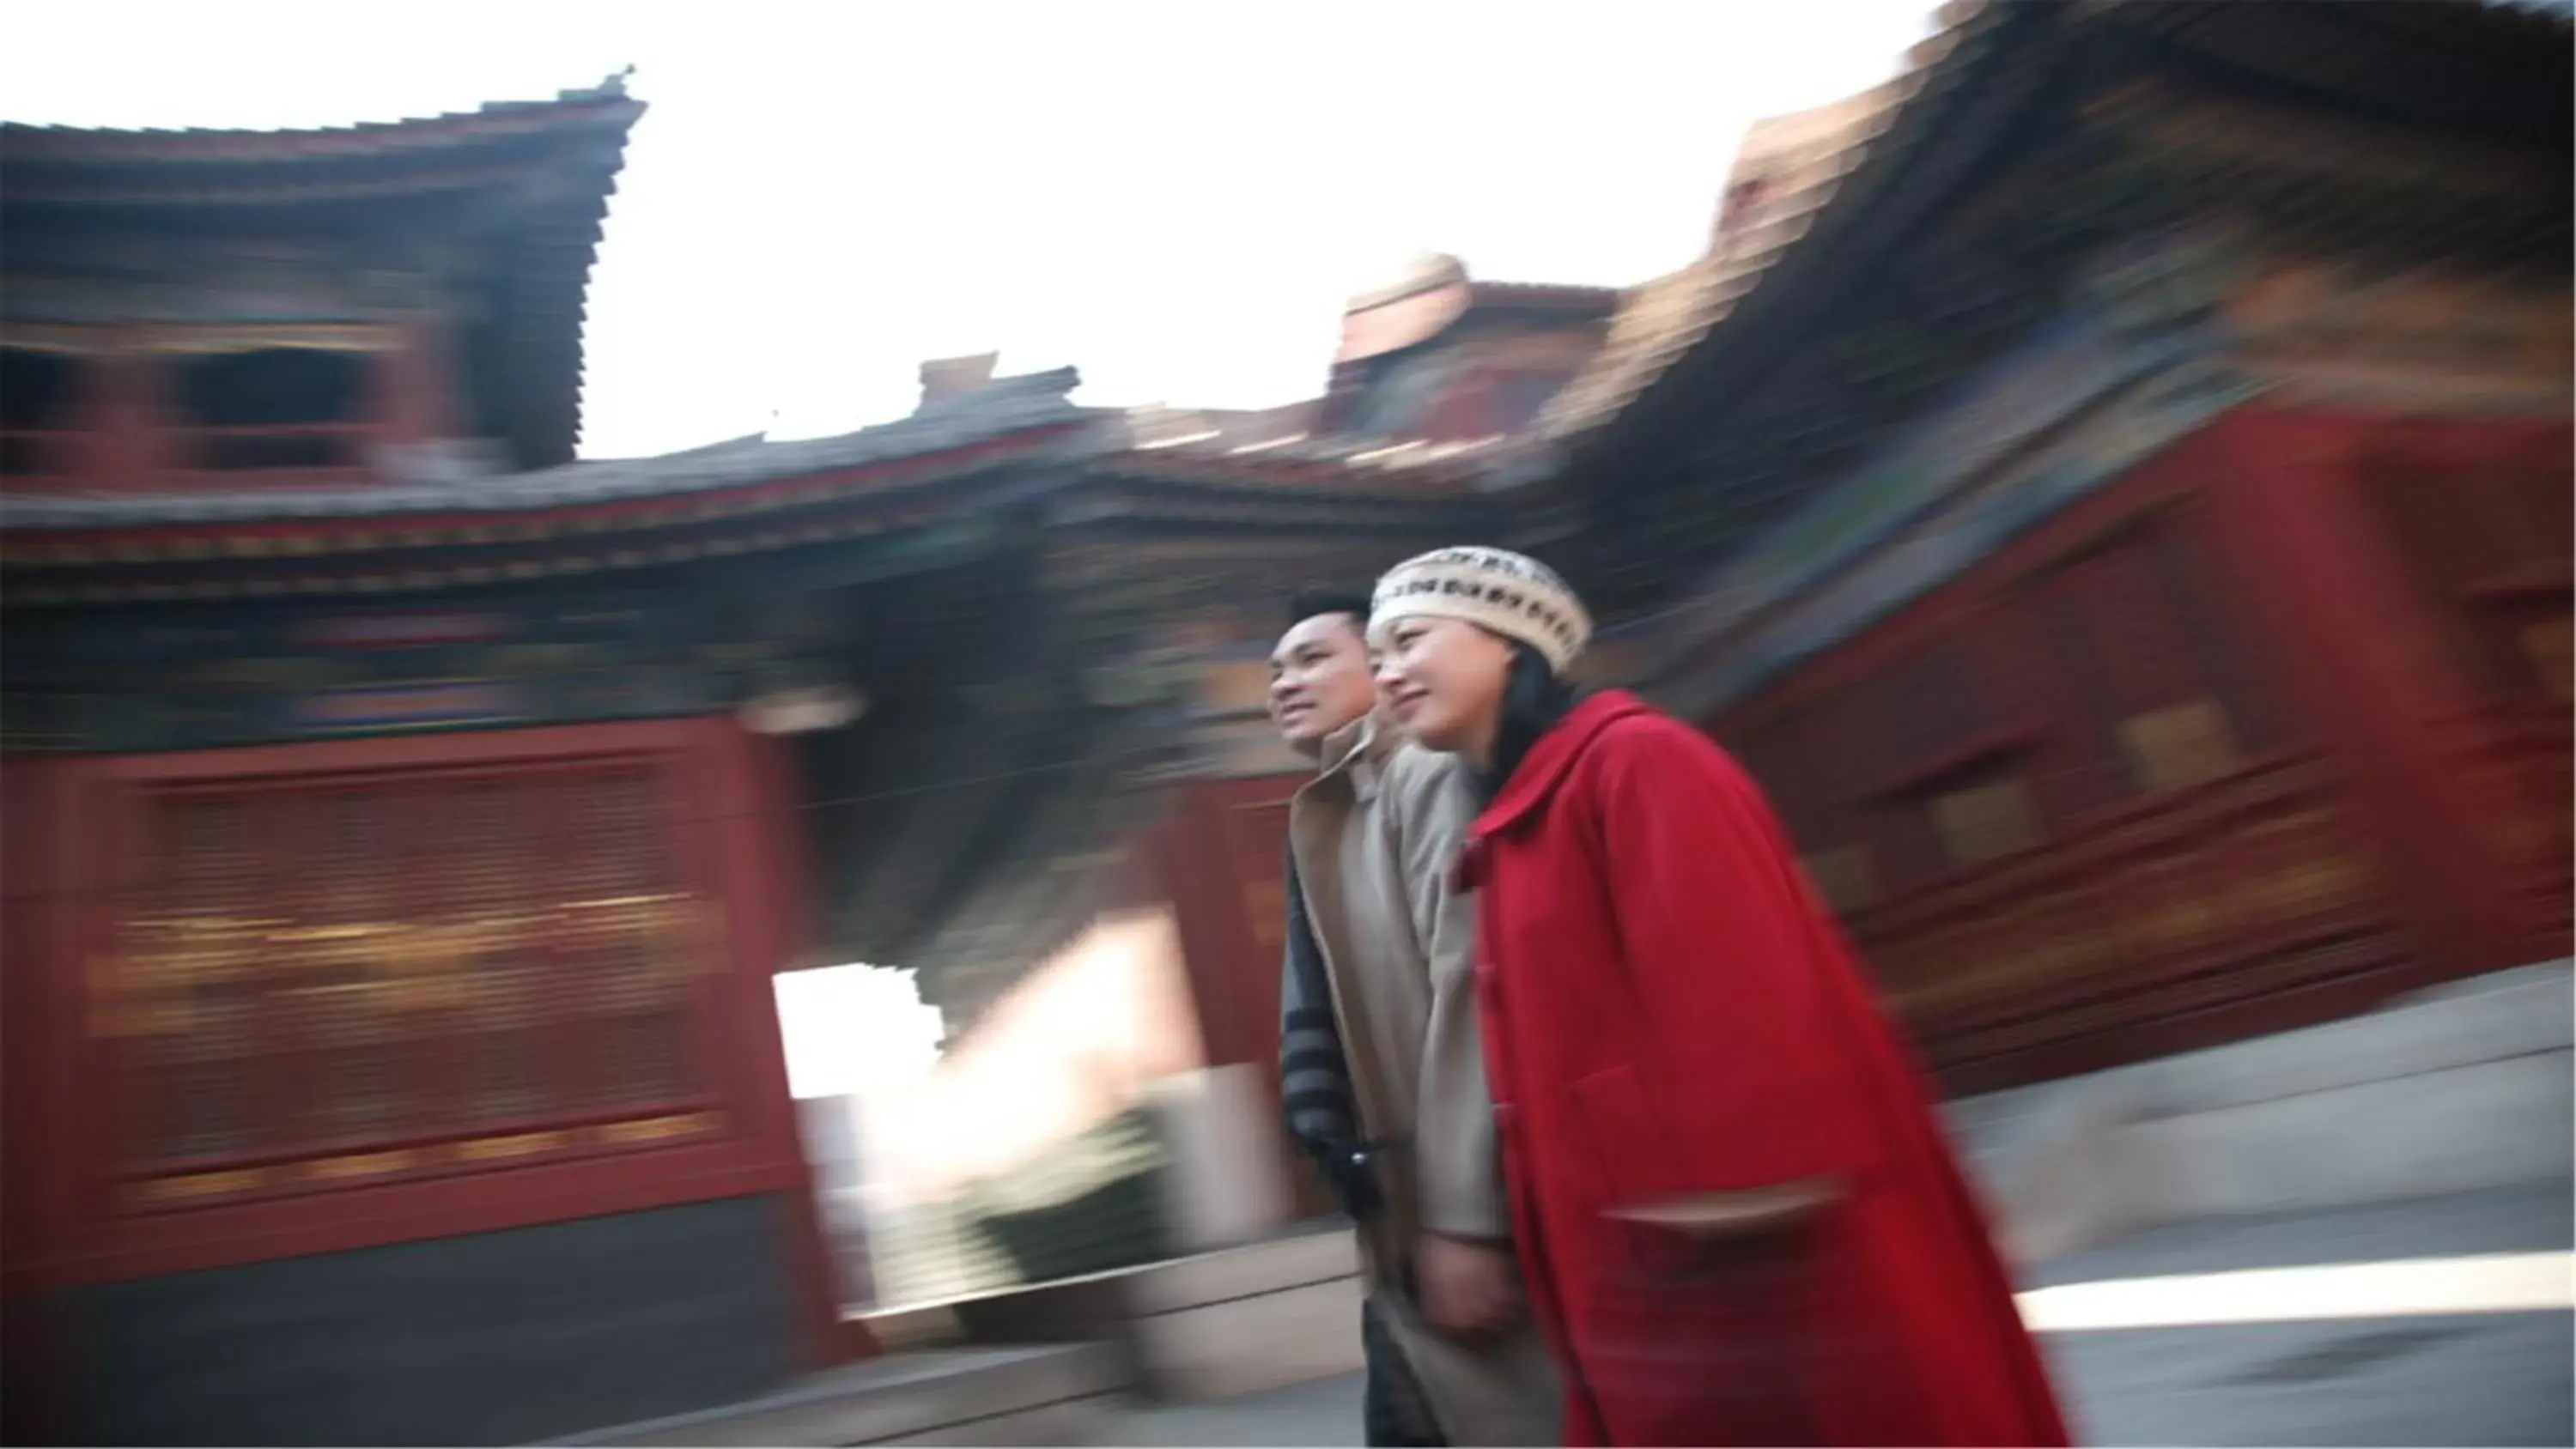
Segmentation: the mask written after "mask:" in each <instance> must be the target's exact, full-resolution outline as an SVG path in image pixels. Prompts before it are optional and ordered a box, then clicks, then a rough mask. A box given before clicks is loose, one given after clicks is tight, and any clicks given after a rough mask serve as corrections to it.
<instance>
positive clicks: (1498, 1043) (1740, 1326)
mask: <svg viewBox="0 0 2576 1449" xmlns="http://www.w3.org/2000/svg"><path fill="white" fill-rule="evenodd" d="M1590 628H1591V625H1590V622H1589V620H1588V618H1587V617H1586V616H1585V613H1584V610H1583V607H1582V605H1581V603H1580V602H1579V601H1577V600H1576V599H1575V597H1574V595H1573V594H1572V593H1571V592H1570V591H1569V590H1568V589H1567V588H1566V587H1565V585H1564V583H1563V582H1562V581H1560V580H1559V579H1558V578H1557V577H1556V575H1555V574H1553V573H1551V572H1550V571H1549V570H1548V569H1546V568H1545V567H1544V566H1542V565H1540V564H1538V563H1536V562H1535V561H1533V560H1530V559H1526V558H1523V557H1521V556H1519V555H1517V554H1511V553H1505V552H1502V551H1500V550H1495V549H1480V548H1459V549H1444V550H1440V551H1438V552H1435V553H1429V554H1424V555H1422V556H1421V557H1419V558H1415V559H1412V560H1410V561H1408V562H1406V563H1404V564H1401V565H1398V566H1397V567H1396V568H1395V569H1394V570H1393V571H1391V572H1390V573H1388V574H1387V575H1386V577H1385V578H1383V579H1382V580H1380V581H1379V583H1378V588H1377V593H1376V597H1375V599H1374V600H1373V601H1372V610H1371V616H1370V620H1369V637H1370V643H1371V645H1372V646H1373V647H1375V648H1376V649H1378V650H1379V651H1380V654H1381V663H1380V667H1379V672H1378V683H1379V687H1380V689H1381V690H1382V691H1383V693H1384V695H1385V697H1386V699H1387V702H1388V704H1389V706H1390V707H1391V708H1392V709H1393V711H1394V712H1395V713H1396V715H1397V717H1398V718H1399V719H1401V720H1402V722H1403V723H1404V725H1405V726H1406V728H1407V729H1409V730H1410V731H1411V732H1412V734H1413V736H1414V738H1415V739H1417V740H1418V741H1420V742H1421V743H1422V744H1424V745H1426V746H1428V747H1430V748H1432V749H1436V750H1444V751H1448V752H1451V753H1455V754H1458V755H1460V756H1463V757H1464V758H1465V759H1466V761H1467V763H1468V764H1469V765H1470V766H1472V767H1473V768H1474V770H1475V771H1476V772H1477V774H1478V777H1479V778H1480V779H1481V780H1482V781H1483V783H1484V786H1485V789H1486V792H1487V800H1486V803H1485V806H1484V809H1483V811H1482V813H1481V814H1480V815H1479V816H1478V817H1477V819H1476V821H1475V823H1474V824H1473V825H1472V826H1471V827H1470V829H1469V832H1468V837H1467V844H1466V847H1465V850H1464V853H1463V855H1462V857H1461V859H1460V862H1459V867H1458V872H1457V888H1458V889H1462V890H1466V889H1481V890H1482V892H1483V895H1482V898H1481V900H1480V902H1479V906H1478V915H1477V920H1478V930H1479V933H1480V939H1481V942H1482V946H1483V955H1484V958H1485V959H1484V963H1483V964H1482V965H1480V966H1479V968H1478V976H1479V985H1480V988H1481V992H1480V994H1481V1003H1480V1004H1481V1008H1482V1012H1483V1018H1484V1023H1485V1038H1484V1039H1485V1052H1486V1057H1487V1063H1488V1067H1489V1073H1490V1076H1491V1079H1492V1086H1493V1094H1494V1100H1495V1102H1496V1108H1495V1113H1496V1118H1497V1121H1498V1123H1499V1125H1500V1127H1501V1132H1502V1137H1503V1161H1504V1167H1505V1173H1506V1176H1507V1177H1508V1178H1509V1179H1510V1185H1511V1189H1512V1197H1513V1220H1514V1227H1515V1232H1514V1239H1515V1241H1516V1242H1517V1244H1518V1245H1519V1249H1520V1252H1521V1255H1522V1258H1523V1266H1524V1270H1525V1273H1526V1277H1527V1280H1528V1284H1529V1289H1530V1296H1531V1304H1532V1307H1533V1309H1534V1310H1535V1311H1536V1313H1537V1314H1538V1316H1539V1318H1540V1319H1541V1321H1542V1323H1543V1324H1544V1326H1545V1327H1546V1329H1547V1331H1548V1334H1549V1338H1550V1341H1551V1343H1552V1344H1553V1345H1554V1347H1555V1349H1556V1352H1557V1354H1558V1357H1559V1358H1560V1360H1561V1361H1562V1362H1563V1363H1564V1364H1565V1367H1566V1371H1567V1372H1566V1379H1567V1384H1566V1387H1567V1407H1566V1424H1565V1433H1566V1441H1567V1442H1568V1443H1569V1444H1795V1443H1833V1444H1927V1445H1928V1444H1987V1445H2006V1444H2011V1445H2021V1444H2063V1443H2065V1442H2067V1439H2066V1429H2065V1426H2064V1423H2063V1421H2062V1420H2061V1418H2060V1417H2059V1414H2058V1410H2057V1407H2056V1403H2055V1400H2054V1398H2053V1396H2052V1394H2051V1392H2050V1390H2049V1386H2048V1380H2047V1377H2046V1374H2045V1373H2044V1371H2043V1370H2042V1368H2041V1366H2040V1362H2039V1358H2038V1355H2037V1353H2036V1352H2035V1350H2034V1349H2033V1347H2032V1344H2031V1341H2030V1338H2029V1335H2028V1334H2027V1333H2026V1332H2025V1330H2024V1329H2023V1327H2022V1323H2021V1319H2020V1316H2019V1314H2018V1313H2017V1312H2016V1310H2015V1308H2014V1305H2013V1298H2012V1289H2011V1285H2010V1282H2009V1281H2008V1279H2007V1278H2006V1276H2005V1273H2004V1270H2003V1267H2002V1265H2001V1263H2000V1262H1999V1261H1998V1260H1997V1258H1996V1255H1995V1252H1994V1249H1993V1247H1992V1245H1991V1244H1990V1243H1989V1241H1988V1239H1987V1235H1986V1228H1985V1224H1984V1222H1983V1220H1982V1217H1981V1215H1980V1213H1979V1211H1978V1209H1977V1207H1976V1204H1975V1202H1974V1199H1973V1198H1972V1197H1971V1195H1970V1193H1969V1190H1968V1188H1967V1186H1966V1184H1965V1182H1964V1181H1963V1179H1962V1178H1961V1176H1960V1174H1959V1171H1958V1168H1957V1166H1956V1165H1955V1164H1954V1163H1953V1162H1952V1160H1951V1158H1950V1155H1949V1152H1948V1149H1947V1147H1946V1146H1945V1144H1944V1143H1943V1140H1942V1137H1941V1134H1940V1131H1939V1129H1938V1128H1937V1127H1936V1126H1935V1125H1934V1122H1933V1118H1932V1115H1931V1113H1930V1111H1929V1110H1928V1108H1927V1107H1926V1106H1925V1102H1924V1093H1923V1090H1922V1087H1921V1085H1920V1084H1919V1082H1918V1080H1917V1078H1916V1076H1915V1074H1914V1072H1913V1069H1912V1068H1911V1066H1910V1064H1909V1063H1908V1061H1907V1059H1906V1057H1905V1055H1904V1053H1903V1051H1902V1050H1901V1049H1900V1048H1899V1046H1898V1045H1897V1043H1896V1041H1895V1039H1894V1037H1893V1035H1892V1033H1891V1032H1890V1031H1889V1029H1888V1028H1887V1026H1886V1025H1885V1023H1884V1022H1883V1021H1882V1019H1881V1018H1880V1016H1879V1014H1878V1012H1877V1010H1876V1008H1875V1006H1874V1004H1873V1002H1872V1000H1871V997H1870V994H1869V989H1868V987H1867V985H1866V984H1865V983H1864V982H1863V980H1862V978H1861V976H1860V974H1859V972H1858V970H1857V969H1856V968H1855V967H1854V965H1853V963H1852V961H1851V958H1850V956H1849V955H1848V953H1847V952H1846V951H1845V949H1844V947H1843V945H1842V943H1841V940H1840V938H1839V936H1838V935H1837V934H1836V932H1835V930H1834V928H1833V927H1832V925H1831V924H1830V923H1829V922H1828V920H1827V919H1826V918H1825V916H1824V915H1823V914H1822V912H1821V911H1820V910H1819V909H1818V908H1817V907H1816V905H1815V904H1814V903H1813V899H1812V897H1811V896H1810V895H1809V894H1808V892H1807V890H1806V887H1805V886H1804V884H1803V881H1802V878H1801V877H1800V875H1799V873H1798V868H1797V864H1796V858H1795V856H1794V854H1793V852H1792V850H1791V847H1790V845H1789V843H1788V841H1787V839H1786V838H1785V837H1784V836H1783V834H1782V832H1781V830H1780V827H1779V825H1778V824H1777V822H1776V821H1775V820H1774V819H1773V818H1772V815H1771V812H1770V810H1769V809H1768V807H1767V806H1766V805H1765V804H1764V803H1763V800H1762V798H1761V795H1760V794H1759V792H1758V791H1756V790H1755V788H1754V787H1753V785H1752V783H1751V782H1750V781H1749V780H1748V779H1746V777H1745V776H1744V774H1743V772H1742V771H1741V770H1739V769H1738V768H1737V767H1736V765H1735V763H1734V762H1733V761H1732V760H1731V759H1729V758H1728V757H1727V756H1726V754H1725V753H1724V752H1723V751H1721V750H1719V749H1718V748H1717V746H1716V745H1714V744H1712V743H1711V742H1710V741H1709V740H1707V739H1706V738H1705V737H1703V736H1702V735H1700V734H1699V733H1697V732H1696V731H1693V730H1691V729H1690V728H1688V727H1687V726H1685V725H1683V724H1681V723H1680V722H1678V721H1676V720H1673V719H1671V718H1670V717H1668V716H1665V715H1662V714H1658V713H1656V712H1655V711H1653V710H1650V709H1648V708H1647V707H1646V706H1645V705H1644V704H1642V703H1640V702H1639V701H1638V700H1637V699H1636V698H1634V697H1633V696H1631V695H1628V694H1625V693H1622V692H1619V691H1606V692H1603V693H1600V694H1596V695H1593V696H1591V697H1589V698H1584V699H1579V700H1578V699H1577V698H1576V697H1575V695H1574V693H1573V691H1572V690H1571V688H1570V687H1569V686H1568V685H1567V684H1566V683H1565V682H1564V674H1565V670H1566V668H1567V666H1568V665H1570V664H1571V663H1572V662H1573V660H1574V658H1575V657H1576V655H1577V654H1579V653H1580V652H1581V650H1582V648H1583V646H1584V644H1585V643H1586V641H1587V638H1588V635H1589V633H1590Z"/></svg>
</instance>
